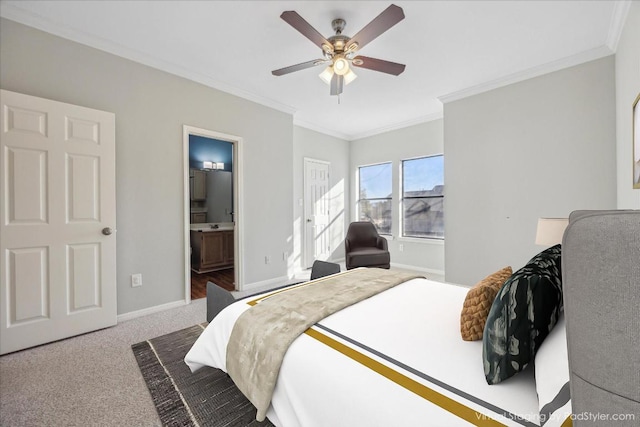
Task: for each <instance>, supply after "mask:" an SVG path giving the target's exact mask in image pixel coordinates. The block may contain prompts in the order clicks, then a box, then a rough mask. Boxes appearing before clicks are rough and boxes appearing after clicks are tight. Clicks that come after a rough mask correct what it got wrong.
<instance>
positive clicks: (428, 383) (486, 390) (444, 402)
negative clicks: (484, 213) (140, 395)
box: [185, 279, 538, 427]
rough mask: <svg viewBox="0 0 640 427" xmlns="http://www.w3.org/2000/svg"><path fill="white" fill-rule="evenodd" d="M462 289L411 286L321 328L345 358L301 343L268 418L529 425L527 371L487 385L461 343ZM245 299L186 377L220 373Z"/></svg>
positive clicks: (288, 358)
mask: <svg viewBox="0 0 640 427" xmlns="http://www.w3.org/2000/svg"><path fill="white" fill-rule="evenodd" d="M467 291H468V288H464V287H459V286H455V285H449V284H443V283H439V282H433V281H430V280H426V279H414V280H411V281H409V282H406V283H403V284H401V285H398V286H396V287H395V288H392V289H390V290H388V291H385V292H383V293H381V294H378V295H376V296H373V297H371V298H369V299H367V300H365V301H362V302H360V303H357V304H355V305H353V306H350V307H348V308H346V309H343V310H341V311H339V312H337V313H335V314H333V315H331V316H329V317H327V318H325V319H324V320H322V321H320V322H319V324H318V325H316V326H314V327H313V328H312V329H313V330H314V332H312V335H313V336H324V337H327V338H328V340H329V341H332V342H337V343H341V344H344V345H345V346H346V347H348V348H349V349H350V350H349V351H347V352H346V354H345V353H343V352H341V351H340V350H337V349H336V348H334V347H331V346H330V345H327V344H326V343H324V342H321V341H319V340H318V339H316V338H314V337H313V336H311V335H309V334H303V335H301V336H300V337H299V338H298V339H297V340H296V341H294V342H293V344H292V345H291V347H290V348H289V350H288V352H287V354H286V355H285V358H284V361H283V363H282V367H281V370H280V373H279V376H278V383H277V385H276V388H275V391H274V395H273V398H272V401H271V407H270V408H269V411H268V412H267V417H268V418H269V420H271V422H273V423H274V424H275V425H277V426H287V427H289V426H310V427H311V426H381V427H382V426H384V427H389V426H435V427H437V426H458V425H461V426H462V425H474V424H475V425H516V426H517V425H528V426H531V425H538V399H537V395H536V389H535V383H534V378H533V374H532V372H531V370H526V371H525V372H522V373H520V374H518V375H516V376H515V377H513V378H510V379H508V380H507V381H505V382H503V383H500V384H497V385H492V386H489V385H487V383H486V381H485V378H484V373H483V367H482V343H481V341H475V342H468V341H463V340H462V338H461V337H460V311H461V309H462V303H463V301H464V297H465V295H466V293H467ZM253 299H254V298H250V299H246V300H241V301H238V302H236V303H234V304H232V305H231V306H229V307H227V308H226V309H224V310H223V311H222V312H221V313H220V314H219V315H218V316H216V318H214V319H213V321H212V322H211V323H210V324H209V326H208V327H207V328H206V329H205V330H204V331H203V333H202V335H201V336H200V337H199V338H198V340H197V341H196V342H195V344H194V345H193V347H192V348H191V350H190V351H189V353H188V354H187V355H186V357H185V362H186V363H187V364H188V365H189V367H190V368H191V370H192V371H195V370H197V369H199V368H201V367H203V366H212V367H214V368H219V369H222V370H223V371H226V349H227V341H228V339H229V336H230V335H231V330H232V328H233V324H234V322H235V320H236V319H237V318H238V316H239V315H240V314H241V313H242V312H243V311H244V310H247V309H249V308H250V306H249V305H248V304H247V302H248V301H251V300H253ZM341 347H342V346H341ZM354 354H355V355H356V356H353V355H354ZM362 360H366V361H368V362H366V363H364V362H362ZM363 363H364V364H363ZM371 365H374V366H378V367H380V366H382V367H383V369H378V368H375V369H373V368H371ZM376 370H378V371H379V372H378V371H376ZM381 372H382V373H381ZM385 375H386V376H385ZM388 377H390V378H391V379H389V378H388Z"/></svg>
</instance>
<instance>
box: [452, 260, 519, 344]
mask: <svg viewBox="0 0 640 427" xmlns="http://www.w3.org/2000/svg"><path fill="white" fill-rule="evenodd" d="M511 274H513V270H511V267H505V268H503V269H502V270H499V271H496V272H495V273H493V274H491V275H489V276H487V277H485V278H484V279H482V280H481V281H479V282H478V283H476V284H475V285H474V286H473V288H471V289H470V290H469V292H468V293H467V296H466V298H465V299H464V304H463V306H462V313H461V314H460V333H461V334H462V339H463V340H465V341H478V340H481V339H482V333H483V332H484V324H485V323H486V321H487V316H488V315H489V310H491V304H493V300H494V299H495V297H496V294H497V293H498V291H499V290H500V288H501V287H502V285H504V282H506V280H507V279H508V278H509V277H511Z"/></svg>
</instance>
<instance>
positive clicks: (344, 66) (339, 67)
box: [333, 57, 349, 76]
mask: <svg viewBox="0 0 640 427" xmlns="http://www.w3.org/2000/svg"><path fill="white" fill-rule="evenodd" d="M333 72H334V73H336V74H337V75H339V76H344V75H345V74H347V73H348V72H349V61H347V60H346V59H345V58H342V57H340V58H337V59H336V60H335V61H333Z"/></svg>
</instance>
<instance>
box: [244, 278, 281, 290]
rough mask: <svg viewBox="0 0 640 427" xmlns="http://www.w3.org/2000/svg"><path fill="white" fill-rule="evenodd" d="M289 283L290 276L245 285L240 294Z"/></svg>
mask: <svg viewBox="0 0 640 427" xmlns="http://www.w3.org/2000/svg"><path fill="white" fill-rule="evenodd" d="M288 281H289V277H288V276H280V277H275V278H273V279H268V280H261V281H259V282H253V283H245V284H244V286H243V287H242V289H240V290H239V292H245V291H253V290H260V289H267V288H269V287H273V285H285V284H286V283H287V282H288Z"/></svg>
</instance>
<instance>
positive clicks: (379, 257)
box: [344, 221, 391, 270]
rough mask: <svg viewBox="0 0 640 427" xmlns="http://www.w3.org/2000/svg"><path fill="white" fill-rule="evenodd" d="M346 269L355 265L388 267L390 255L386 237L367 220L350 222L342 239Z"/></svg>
mask: <svg viewBox="0 0 640 427" xmlns="http://www.w3.org/2000/svg"><path fill="white" fill-rule="evenodd" d="M344 254H345V263H346V266H347V270H350V269H352V268H356V267H379V268H389V267H390V265H391V264H390V263H391V256H390V255H389V249H388V248H387V239H385V238H384V237H382V236H380V235H379V234H378V231H377V230H376V227H375V226H374V225H373V224H372V223H370V222H368V221H358V222H352V223H351V224H350V225H349V230H347V237H346V238H345V239H344Z"/></svg>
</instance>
